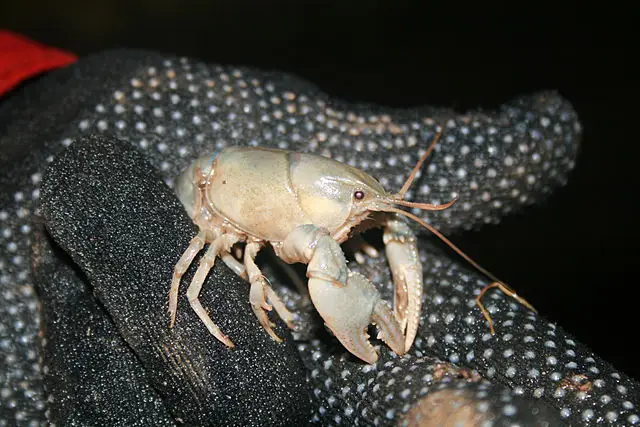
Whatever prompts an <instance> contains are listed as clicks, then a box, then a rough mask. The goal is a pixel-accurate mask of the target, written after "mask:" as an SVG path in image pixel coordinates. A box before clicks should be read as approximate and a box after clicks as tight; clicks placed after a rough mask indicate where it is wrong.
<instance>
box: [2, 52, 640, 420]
mask: <svg viewBox="0 0 640 427" xmlns="http://www.w3.org/2000/svg"><path fill="white" fill-rule="evenodd" d="M291 94H293V96H292V95H291ZM349 112H353V113H354V114H353V115H350V114H348V113H349ZM359 117H362V118H363V119H364V120H365V122H366V123H365V124H363V123H360V122H359ZM370 117H371V120H370ZM354 118H355V119H354ZM0 122H1V123H8V125H7V126H6V127H5V130H4V131H3V132H2V133H0V147H1V149H0V153H1V154H0V156H2V157H0V161H1V162H2V167H1V168H0V183H2V188H3V190H5V191H4V192H3V193H2V194H1V196H0V197H2V204H3V206H7V208H6V209H5V211H4V213H2V215H3V216H2V218H1V219H2V220H3V222H4V223H5V224H7V225H6V226H5V228H6V229H7V230H9V232H8V233H5V235H2V236H0V239H4V240H3V242H2V243H3V244H2V245H0V261H1V262H2V263H3V273H4V274H3V277H6V279H3V280H2V282H1V284H0V286H2V291H3V295H5V298H4V299H3V300H2V301H3V304H0V314H1V315H2V316H1V317H2V323H1V325H2V329H0V334H1V335H0V340H1V341H0V343H2V345H3V347H4V348H6V352H7V354H8V356H7V357H5V360H9V361H10V362H11V363H7V364H6V365H5V366H7V368H5V369H6V373H5V372H4V371H3V372H2V375H3V376H4V378H6V380H5V381H4V385H3V389H2V390H3V391H2V392H3V393H4V394H6V396H4V395H3V402H7V403H6V404H4V407H3V414H4V413H7V414H8V415H7V416H6V418H7V419H24V420H36V421H37V420H43V419H44V412H45V410H46V409H48V410H49V419H50V420H51V421H52V422H55V423H56V424H59V423H62V424H66V423H72V422H75V423H77V424H109V425H116V424H118V425H133V424H139V425H149V424H172V423H174V422H176V421H178V422H179V421H182V422H185V423H188V424H225V423H227V424H233V423H235V424H259V425H264V424H285V425H286V424H289V425H291V424H301V423H305V422H306V421H308V420H316V421H318V422H320V423H321V424H340V423H346V424H356V423H360V424H371V423H373V424H375V423H376V422H377V423H379V424H391V423H397V422H400V421H404V422H406V423H407V424H411V425H413V424H414V423H418V422H419V420H420V419H422V421H423V422H424V420H432V423H433V424H436V425H443V424H444V421H443V420H446V419H449V420H452V419H453V418H455V417H457V418H456V419H457V420H458V421H467V422H471V421H474V422H478V423H479V422H481V421H485V420H493V421H494V425H497V424H500V425H501V424H509V423H512V422H513V423H515V422H519V423H521V424H529V422H530V421H531V422H532V420H533V419H536V420H538V421H545V420H546V421H547V422H549V423H550V424H552V425H558V424H560V423H561V422H562V421H561V420H565V421H566V422H574V423H575V422H585V423H586V424H589V423H596V422H598V421H600V420H602V421H607V420H608V421H611V422H613V421H617V422H624V423H632V422H635V421H637V420H638V417H637V416H636V415H635V412H634V411H635V408H636V406H637V402H638V389H637V384H636V383H635V382H633V380H631V379H630V378H628V377H626V376H625V375H623V374H619V373H616V372H615V370H614V369H613V368H612V367H611V366H610V365H608V364H607V363H606V362H603V361H602V360H600V359H599V358H598V357H596V356H595V355H593V354H592V353H590V352H589V351H588V350H587V349H586V348H585V347H583V346H582V345H580V344H579V343H577V342H575V341H574V340H572V339H571V337H570V336H568V335H567V334H566V333H565V332H564V331H562V330H561V329H560V328H557V327H555V326H554V325H550V324H548V323H547V322H545V321H544V320H543V319H541V318H540V317H538V316H536V315H534V314H532V313H530V312H528V311H527V310H526V309H524V308H523V307H521V306H519V305H517V304H515V303H514V302H513V301H512V300H510V299H505V298H504V297H503V296H502V295H501V294H500V293H499V292H493V291H492V292H490V293H489V294H488V295H487V297H485V304H486V305H487V306H488V307H489V309H490V311H491V313H492V315H493V318H494V321H495V322H496V332H497V333H496V335H494V336H491V335H490V334H489V331H488V328H487V326H486V322H484V320H483V318H482V315H481V313H480V311H479V310H478V308H477V307H476V306H475V303H474V301H473V300H474V295H475V294H474V293H477V292H478V291H479V290H480V289H482V288H483V287H484V286H485V285H486V284H487V283H488V281H487V280H486V278H484V277H483V276H482V275H480V274H478V273H476V272H474V270H472V269H470V268H469V267H468V265H467V264H466V263H465V262H464V261H461V260H460V259H459V258H458V257H456V256H455V255H452V254H449V253H445V252H443V251H442V249H438V248H441V245H439V244H434V243H433V242H432V241H430V240H429V239H428V236H427V235H425V237H424V238H421V241H420V246H421V250H422V251H423V252H422V254H423V267H424V270H425V289H426V291H425V301H424V307H423V310H424V311H423V316H422V325H421V329H420V331H419V333H418V338H417V339H416V342H415V345H414V347H413V348H412V349H411V351H410V353H409V355H407V356H405V357H403V358H399V357H397V356H395V355H393V354H391V353H390V351H389V350H388V349H387V348H386V347H385V346H381V347H380V348H379V351H380V352H381V358H380V360H379V361H378V362H377V364H375V365H373V366H369V365H366V364H364V363H362V362H361V361H358V360H355V359H354V358H353V357H351V356H350V355H349V354H348V353H347V352H346V350H344V348H342V347H341V346H340V345H336V342H335V340H334V339H333V338H332V337H330V336H329V335H328V334H327V333H326V332H325V330H324V329H323V328H322V325H321V322H318V319H317V316H315V315H314V310H313V307H312V306H309V305H304V301H303V300H301V298H300V297H299V296H298V295H297V294H296V293H295V292H294V291H292V290H290V289H289V288H287V287H284V286H277V285H279V283H278V281H277V280H276V279H277V277H278V276H277V274H276V272H275V271H273V272H271V270H269V267H272V266H271V265H267V266H266V267H265V268H267V272H268V273H269V274H270V275H272V277H273V279H272V282H273V285H274V286H276V287H277V290H278V292H279V293H280V294H281V295H282V297H283V298H284V299H285V301H287V303H288V304H290V305H291V307H292V308H298V309H299V314H300V318H301V319H300V322H299V323H300V324H299V326H300V330H299V331H298V332H297V333H296V334H294V336H293V337H292V336H291V335H290V334H289V333H288V331H287V329H286V328H285V327H284V325H283V324H282V322H280V321H279V319H277V318H275V316H272V319H273V320H274V321H275V322H276V325H277V326H276V333H277V334H278V335H280V336H282V337H283V338H285V342H284V343H283V344H276V343H275V342H273V341H271V340H270V339H269V337H268V336H267V334H266V333H265V332H264V331H263V330H262V328H261V327H260V326H259V324H258V322H257V320H256V319H255V317H254V316H253V313H252V312H251V310H250V308H249V303H248V284H247V283H246V282H244V281H242V280H241V279H239V278H238V277H236V276H235V275H234V274H233V273H231V272H230V271H229V270H228V269H227V268H226V267H225V266H224V265H223V264H222V263H217V265H216V267H215V268H214V270H212V272H211V274H210V275H209V278H208V280H207V282H206V283H205V286H204V288H203V291H202V293H201V296H200V298H201V301H202V303H203V305H204V306H205V307H206V308H207V309H208V310H209V311H210V313H211V316H212V317H213V318H214V319H215V321H216V323H217V324H218V325H219V326H220V327H221V328H222V329H223V331H225V332H226V333H227V334H228V335H230V336H231V337H232V338H233V340H234V342H235V343H236V345H237V347H236V348H235V349H234V350H228V349H227V348H226V347H224V346H223V345H222V344H220V343H219V342H217V340H215V339H214V338H213V337H211V336H210V335H209V334H208V332H207V331H206V329H205V328H204V327H203V325H202V324H201V322H200V321H199V319H198V318H197V317H196V316H195V314H194V313H193V312H192V311H191V310H190V309H189V308H188V304H186V301H185V299H186V298H185V296H184V293H181V296H180V306H179V311H178V313H179V321H178V323H177V324H176V326H175V328H174V329H171V330H170V329H169V328H168V315H167V313H166V303H167V292H168V289H169V283H170V279H171V273H172V268H173V266H174V265H175V263H176V262H177V260H178V258H179V256H180V254H181V253H182V251H183V250H184V248H185V247H186V245H187V244H188V241H189V239H190V238H191V237H192V236H193V234H194V232H195V226H193V224H191V222H190V220H189V218H188V216H187V214H186V212H184V210H183V209H182V207H181V205H180V204H179V202H178V201H177V199H176V198H175V197H174V196H173V195H172V192H171V191H170V190H169V188H168V187H167V186H165V185H164V184H163V182H162V181H163V180H165V181H166V182H167V183H168V184H172V180H173V179H175V178H176V177H177V175H178V174H179V172H180V171H181V170H182V169H183V168H184V167H185V166H186V165H187V164H188V163H189V161H190V160H192V159H193V158H195V157H196V156H197V155H198V154H200V153H202V152H207V151H214V150H215V149H216V148H221V147H222V146H226V145H236V144H237V145H250V144H258V145H265V146H282V147H283V148H288V149H291V150H300V151H315V152H320V153H322V152H324V151H325V150H327V151H328V153H326V154H331V155H332V156H334V157H335V158H338V159H340V160H343V161H345V162H353V163H355V165H356V166H358V167H360V168H362V169H364V170H365V171H367V172H370V173H372V174H374V175H376V176H378V177H379V178H380V180H381V182H383V183H385V184H386V187H387V189H389V190H398V189H399V188H400V185H401V182H402V181H404V179H405V178H406V175H407V173H408V171H409V170H410V168H411V166H412V165H413V164H414V163H415V161H416V159H417V157H418V152H419V150H420V149H424V148H425V147H426V145H427V144H428V143H429V142H430V139H431V138H432V136H433V134H434V130H435V128H436V126H438V125H439V124H444V127H445V132H444V134H443V139H442V141H441V143H440V145H439V147H438V150H437V151H436V153H435V155H434V156H433V159H432V160H431V161H430V166H428V167H426V169H425V172H423V174H422V178H421V179H420V180H419V182H417V183H416V184H415V187H414V190H415V191H413V199H414V200H423V201H427V202H443V201H446V200H449V199H450V198H451V196H452V193H455V195H457V196H458V197H459V199H460V202H459V203H458V204H456V205H455V206H454V207H453V208H451V209H450V210H448V211H444V212H438V213H432V214H430V215H429V216H428V217H427V216H426V215H425V216H424V218H425V219H428V220H429V222H430V223H431V224H433V225H434V226H436V227H438V228H440V229H441V230H442V231H443V232H451V231H455V230H456V229H460V228H464V227H466V228H471V227H473V226H475V225H481V224H483V223H486V222H497V221H498V220H499V218H500V217H501V216H502V215H504V214H505V213H509V212H513V211H515V210H517V209H519V208H520V207H521V206H523V205H525V204H529V203H534V202H536V201H539V200H541V199H542V198H544V196H545V195H546V194H548V193H549V192H550V191H552V189H553V188H555V187H557V186H558V185H560V184H562V183H564V181H565V180H566V178H567V174H568V172H569V170H570V169H571V167H572V166H573V162H574V160H575V154H576V150H577V147H578V140H579V135H580V127H579V124H578V122H577V118H576V116H575V113H574V112H573V110H572V109H571V107H570V105H568V104H567V103H566V101H564V100H563V99H562V98H560V97H559V96H558V95H557V94H554V93H541V94H538V95H535V96H531V97H526V98H521V99H518V100H515V101H513V102H510V103H508V104H506V105H505V106H503V107H502V108H501V109H500V110H498V111H495V112H482V113H481V112H469V113H468V114H464V115H461V114H455V113H454V112H452V111H448V110H441V109H431V108H429V109H420V110H410V111H406V110H385V109H380V108H376V107H372V106H351V105H345V104H343V103H339V102H335V101H333V100H330V99H327V98H326V97H325V96H324V95H323V94H322V93H320V92H319V91H318V90H317V89H315V88H314V87H313V86H310V85H309V84H308V83H305V82H302V81H300V80H298V79H295V78H293V77H289V76H286V75H283V74H279V73H266V72H259V71H255V70H246V69H235V68H226V67H211V66H207V65H204V64H199V63H196V62H192V61H189V60H179V59H176V58H165V57H161V56H158V55H155V54H151V53H141V52H125V51H119V52H110V53H105V54H102V55H97V56H94V57H90V58H85V59H83V60H82V61H80V62H79V63H77V64H76V65H74V66H72V67H70V68H69V69H67V70H60V71H57V72H54V73H51V74H50V75H49V76H48V77H46V78H44V79H43V80H42V81H40V82H38V83H36V84H34V85H31V86H28V87H27V88H26V89H25V90H24V91H23V92H22V93H21V94H20V96H18V97H14V98H12V99H10V100H9V101H7V102H6V103H5V104H4V105H2V106H1V107H0ZM0 129H2V128H0ZM96 134H98V135H96ZM283 144H284V145H283ZM68 145H71V148H70V149H69V150H67V151H64V152H62V150H64V149H65V147H66V146H68ZM53 156H56V158H55V159H54V158H53ZM50 162H53V164H52V165H51V167H50V169H49V170H48V171H47V174H46V178H45V180H44V182H43V186H42V189H41V191H42V194H39V192H40V182H41V179H42V174H43V173H44V170H45V168H46V166H47V164H48V163H50ZM38 199H41V202H42V212H39V211H38V205H39V202H38ZM45 226H46V228H47V229H48V231H49V232H50V233H51V236H52V237H53V240H55V243H53V242H52V241H51V240H50V238H49V237H48V235H47V233H46V232H45V231H44V227H45ZM16 236H20V238H18V237H16ZM23 236H24V237H23ZM56 244H57V245H60V248H62V250H63V251H64V252H63V251H61V250H60V249H58V248H57V247H56ZM32 250H33V256H32V254H31V251H32ZM65 252H66V254H65ZM67 256H70V258H71V259H68V258H67ZM30 262H31V264H33V267H34V269H33V273H31V272H30V271H29V263H30ZM350 268H351V269H353V270H358V271H360V272H362V273H364V274H365V275H367V276H368V277H371V278H372V281H373V282H374V283H375V284H377V285H380V288H381V290H382V292H383V293H384V296H385V298H386V299H387V300H391V296H390V286H391V280H390V276H389V273H388V266H387V264H386V262H385V261H384V260H383V259H376V260H370V259H367V260H366V262H365V263H364V264H363V265H359V264H357V263H355V262H352V263H350ZM192 273H193V269H191V270H190V272H189V273H187V275H186V277H185V279H184V280H185V281H188V280H189V278H190V275H191V274H192ZM34 281H35V282H37V284H38V289H39V292H40V297H41V298H40V299H39V300H40V301H41V302H42V304H43V313H44V316H43V320H44V327H43V331H44V336H45V338H46V341H45V345H44V352H43V356H44V361H43V366H44V368H43V369H42V371H40V369H39V366H40V364H39V363H38V356H37V355H38V348H37V339H36V332H37V330H38V322H37V319H38V313H37V299H36V296H35V295H34V293H33V290H32V287H31V286H30V284H31V283H33V282H34ZM184 288H186V286H183V291H184ZM92 292H93V293H94V294H95V296H96V297H97V300H96V299H94V298H93V297H92V296H91V293H92ZM294 338H295V340H294ZM485 379H486V380H488V381H490V382H487V381H486V380H485ZM43 383H44V385H45V386H46V390H47V393H45V392H44V390H43ZM4 390H7V391H6V392H5V391H4ZM136 397H137V398H136ZM461 408H464V409H461ZM3 417H4V415H3ZM447 417H449V418H447Z"/></svg>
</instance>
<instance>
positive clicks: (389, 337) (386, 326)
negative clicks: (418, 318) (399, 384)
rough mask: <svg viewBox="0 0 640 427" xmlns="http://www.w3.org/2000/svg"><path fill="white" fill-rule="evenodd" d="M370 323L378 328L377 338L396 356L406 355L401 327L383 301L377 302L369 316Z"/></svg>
mask: <svg viewBox="0 0 640 427" xmlns="http://www.w3.org/2000/svg"><path fill="white" fill-rule="evenodd" d="M371 320H372V322H373V323H374V324H375V325H376V326H377V327H378V338H379V339H381V340H382V341H384V342H385V343H386V344H387V345H388V346H389V347H390V348H391V350H393V351H394V352H395V353H396V354H398V355H400V356H402V355H403V354H405V353H406V348H405V337H404V334H403V333H402V326H401V325H400V324H398V322H397V319H396V317H395V316H394V314H393V311H391V307H389V304H388V303H387V302H386V301H384V300H379V301H378V302H377V303H376V305H375V307H374V308H373V313H372V314H371Z"/></svg>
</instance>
